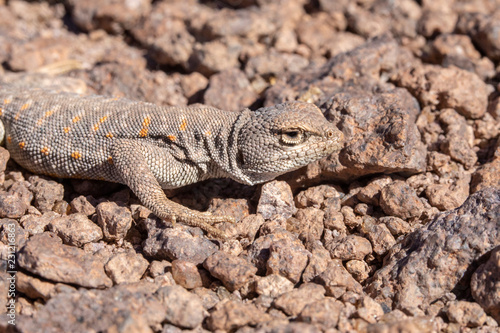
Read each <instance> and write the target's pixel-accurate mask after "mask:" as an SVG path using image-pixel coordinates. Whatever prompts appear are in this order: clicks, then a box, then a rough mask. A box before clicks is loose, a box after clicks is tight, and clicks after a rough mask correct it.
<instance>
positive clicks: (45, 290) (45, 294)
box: [16, 272, 55, 301]
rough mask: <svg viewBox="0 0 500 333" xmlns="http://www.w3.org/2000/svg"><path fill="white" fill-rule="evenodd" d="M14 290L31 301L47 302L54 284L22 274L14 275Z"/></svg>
mask: <svg viewBox="0 0 500 333" xmlns="http://www.w3.org/2000/svg"><path fill="white" fill-rule="evenodd" d="M16 289H17V290H18V291H19V292H21V293H23V294H25V295H26V296H28V297H29V298H31V299H37V298H41V299H43V300H44V301H47V300H48V299H49V298H50V297H51V294H52V293H53V291H54V289H55V284H54V283H52V282H47V281H43V280H40V279H38V278H36V277H33V276H31V275H27V274H25V273H23V272H17V273H16Z"/></svg>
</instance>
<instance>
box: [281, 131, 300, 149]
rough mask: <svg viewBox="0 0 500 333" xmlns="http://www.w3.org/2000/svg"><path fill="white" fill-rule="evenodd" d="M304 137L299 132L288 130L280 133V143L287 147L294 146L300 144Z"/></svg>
mask: <svg viewBox="0 0 500 333" xmlns="http://www.w3.org/2000/svg"><path fill="white" fill-rule="evenodd" d="M303 137H304V133H302V131H300V130H296V129H294V130H288V131H284V132H282V133H281V141H282V142H283V143H285V144H288V145H296V144H298V143H301V142H302V140H303Z"/></svg>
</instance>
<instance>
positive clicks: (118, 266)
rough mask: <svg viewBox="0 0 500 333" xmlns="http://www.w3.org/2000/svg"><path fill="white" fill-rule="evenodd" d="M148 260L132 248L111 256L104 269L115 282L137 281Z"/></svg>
mask: <svg viewBox="0 0 500 333" xmlns="http://www.w3.org/2000/svg"><path fill="white" fill-rule="evenodd" d="M148 266H149V262H148V261H147V260H146V259H144V257H143V256H142V255H141V254H140V253H136V252H135V251H133V250H129V251H126V252H119V253H116V254H114V255H112V256H111V258H110V259H109V260H108V262H107V263H106V265H105V266H104V269H105V271H106V273H107V274H108V276H109V277H110V278H111V280H113V282H114V283H115V284H120V283H131V282H138V281H139V280H140V279H141V277H142V276H143V275H144V272H146V269H147V268H148Z"/></svg>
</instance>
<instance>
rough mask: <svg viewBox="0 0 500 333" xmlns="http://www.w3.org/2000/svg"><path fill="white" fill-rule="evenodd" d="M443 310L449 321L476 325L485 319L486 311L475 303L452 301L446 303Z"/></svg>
mask: <svg viewBox="0 0 500 333" xmlns="http://www.w3.org/2000/svg"><path fill="white" fill-rule="evenodd" d="M445 311H446V315H447V316H448V319H449V320H450V321H451V322H453V323H459V324H460V325H463V326H468V327H478V326H482V325H483V324H484V322H485V321H486V313H484V310H483V309H482V308H481V306H480V305H479V304H477V303H471V302H466V301H453V302H450V304H448V306H447V308H446V310H445Z"/></svg>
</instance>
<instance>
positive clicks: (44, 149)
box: [40, 147, 49, 155]
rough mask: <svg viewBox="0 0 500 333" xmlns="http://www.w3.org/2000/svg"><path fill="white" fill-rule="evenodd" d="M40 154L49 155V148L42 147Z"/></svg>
mask: <svg viewBox="0 0 500 333" xmlns="http://www.w3.org/2000/svg"><path fill="white" fill-rule="evenodd" d="M40 152H41V153H42V154H45V155H49V147H43V148H42V149H41V150H40Z"/></svg>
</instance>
